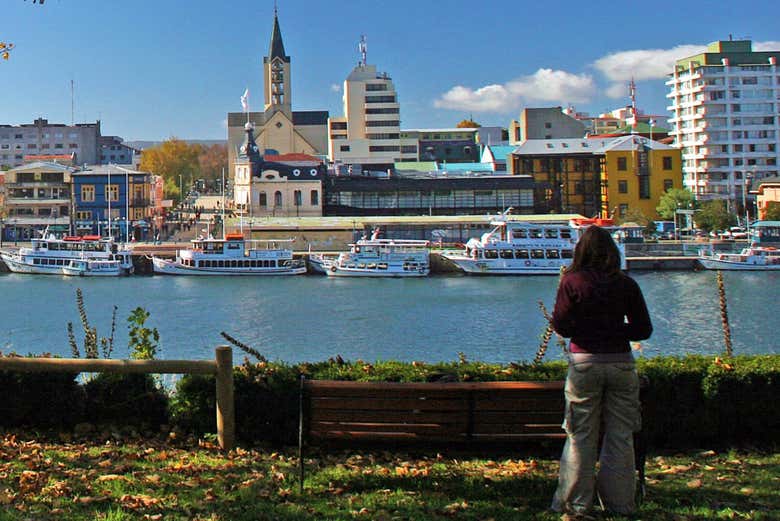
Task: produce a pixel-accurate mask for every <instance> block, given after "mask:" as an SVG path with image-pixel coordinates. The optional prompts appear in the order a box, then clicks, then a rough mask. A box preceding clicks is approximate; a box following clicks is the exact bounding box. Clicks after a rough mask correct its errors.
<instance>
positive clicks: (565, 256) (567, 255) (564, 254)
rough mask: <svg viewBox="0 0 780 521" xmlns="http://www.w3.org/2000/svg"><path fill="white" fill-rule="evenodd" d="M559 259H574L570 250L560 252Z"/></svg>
mask: <svg viewBox="0 0 780 521" xmlns="http://www.w3.org/2000/svg"><path fill="white" fill-rule="evenodd" d="M561 258H562V259H573V258H574V252H573V251H572V250H561Z"/></svg>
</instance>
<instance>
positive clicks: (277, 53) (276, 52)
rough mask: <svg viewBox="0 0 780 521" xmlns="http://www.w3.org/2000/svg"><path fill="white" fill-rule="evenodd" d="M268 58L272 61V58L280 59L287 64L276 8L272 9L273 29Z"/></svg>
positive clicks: (287, 58) (287, 57) (287, 59)
mask: <svg viewBox="0 0 780 521" xmlns="http://www.w3.org/2000/svg"><path fill="white" fill-rule="evenodd" d="M268 58H270V59H271V60H273V59H274V58H280V59H281V60H283V61H286V62H289V61H290V57H289V56H287V55H285V54H284V42H283V41H282V30H281V29H279V16H278V14H277V13H276V7H274V28H273V31H272V32H271V46H270V47H269V50H268Z"/></svg>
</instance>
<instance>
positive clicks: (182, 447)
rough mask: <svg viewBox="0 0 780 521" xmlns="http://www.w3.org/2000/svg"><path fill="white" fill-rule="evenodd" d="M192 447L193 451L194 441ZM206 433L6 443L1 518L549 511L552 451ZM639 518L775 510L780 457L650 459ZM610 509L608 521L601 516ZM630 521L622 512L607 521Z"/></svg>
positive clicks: (777, 515)
mask: <svg viewBox="0 0 780 521" xmlns="http://www.w3.org/2000/svg"><path fill="white" fill-rule="evenodd" d="M193 447H195V448H193ZM306 464H307V465H306V467H307V478H306V484H305V485H306V488H305V490H304V492H303V493H302V494H301V493H300V492H299V490H298V481H297V479H298V460H297V457H296V451H295V450H294V449H292V448H291V449H288V450H284V451H278V452H274V451H273V450H243V449H238V450H235V451H233V452H231V453H230V454H227V455H225V454H222V453H221V452H220V451H219V450H217V449H216V448H215V447H214V446H213V445H212V444H210V443H208V442H200V443H197V442H192V441H191V440H190V441H188V442H186V443H185V442H178V441H177V440H157V441H155V440H149V439H144V440H132V439H127V438H124V437H121V436H115V437H111V436H108V437H107V438H106V439H105V440H102V441H99V442H83V441H66V440H63V441H59V442H56V443H53V442H45V441H36V440H33V439H23V438H22V436H21V435H10V434H6V435H4V436H3V437H2V439H0V521H3V520H31V519H32V520H47V519H52V520H53V519H67V520H96V519H100V520H112V521H122V520H130V519H133V520H135V519H142V520H166V521H168V520H202V521H205V520H211V521H216V520H224V521H236V520H247V521H249V520H262V519H269V520H294V519H367V520H369V519H370V520H379V521H381V520H396V519H397V520H421V521H422V520H431V519H474V520H482V521H485V520H491V519H492V520H497V521H498V520H501V521H504V520H514V519H518V520H523V519H535V520H542V521H544V520H554V519H558V517H559V516H558V515H556V514H553V513H551V512H547V511H546V510H545V509H546V508H547V506H548V505H549V502H550V498H551V496H552V493H553V490H554V488H555V484H556V473H557V469H558V464H557V461H556V459H555V458H554V457H547V456H545V457H541V458H538V457H529V456H528V455H527V454H525V455H508V454H505V455H503V456H500V457H499V456H493V457H492V458H490V459H486V458H485V457H484V456H480V455H474V454H471V455H465V454H447V453H444V452H442V453H441V454H427V455H425V456H419V455H412V454H408V453H400V452H392V453H391V452H388V451H360V452H349V451H334V452H332V453H327V454H320V453H317V452H313V453H312V454H311V455H310V456H308V457H307V458H306ZM647 471H648V494H647V498H646V500H645V502H644V503H643V505H642V507H641V510H640V513H639V516H638V518H640V519H657V520H669V519H672V520H688V519H691V520H694V519H695V520H705V519H706V520H709V519H755V520H763V519H766V520H769V519H780V453H777V452H773V453H758V452H755V451H753V452H728V453H715V452H713V451H706V452H695V453H686V454H674V455H666V454H664V455H652V456H651V457H650V458H649V460H648V466H647ZM605 519H606V518H605ZM612 519H615V520H621V519H624V518H619V517H618V518H612Z"/></svg>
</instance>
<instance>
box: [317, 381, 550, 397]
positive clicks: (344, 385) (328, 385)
mask: <svg viewBox="0 0 780 521" xmlns="http://www.w3.org/2000/svg"><path fill="white" fill-rule="evenodd" d="M563 385H564V383H563V382H446V383H435V382H403V383H400V382H351V381H341V380H305V381H304V383H303V388H304V389H306V390H309V391H312V392H316V390H318V389H323V390H327V391H328V394H331V395H332V394H334V393H337V392H340V391H341V390H349V389H362V390H364V391H380V392H384V391H393V390H395V391H423V392H433V391H452V390H455V391H458V390H467V391H485V392H492V391H495V390H501V391H502V392H505V391H508V390H522V391H524V392H527V391H530V390H558V391H562V390H563Z"/></svg>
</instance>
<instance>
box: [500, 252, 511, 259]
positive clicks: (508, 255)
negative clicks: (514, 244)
mask: <svg viewBox="0 0 780 521" xmlns="http://www.w3.org/2000/svg"><path fill="white" fill-rule="evenodd" d="M501 258H502V259H512V258H514V254H513V252H512V250H501Z"/></svg>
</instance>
